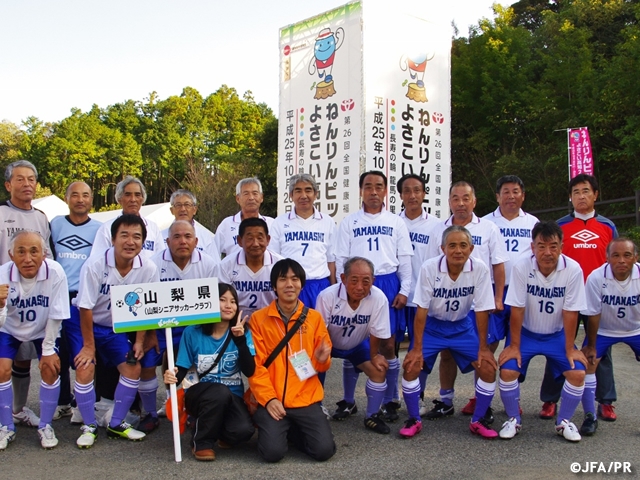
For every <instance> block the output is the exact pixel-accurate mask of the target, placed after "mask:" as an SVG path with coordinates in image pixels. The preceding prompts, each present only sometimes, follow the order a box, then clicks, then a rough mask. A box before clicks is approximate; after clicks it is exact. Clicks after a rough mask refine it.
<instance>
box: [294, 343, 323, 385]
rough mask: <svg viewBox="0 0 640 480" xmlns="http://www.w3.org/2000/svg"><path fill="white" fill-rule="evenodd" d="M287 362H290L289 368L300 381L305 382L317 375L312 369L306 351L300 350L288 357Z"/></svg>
mask: <svg viewBox="0 0 640 480" xmlns="http://www.w3.org/2000/svg"><path fill="white" fill-rule="evenodd" d="M289 362H291V366H292V367H293V369H294V370H295V371H296V375H297V376H298V378H299V379H300V380H306V379H307V378H311V377H313V376H314V375H317V374H318V372H316V369H315V368H313V365H312V364H311V359H310V358H309V354H308V353H307V351H306V350H300V351H299V352H296V353H294V354H293V355H289Z"/></svg>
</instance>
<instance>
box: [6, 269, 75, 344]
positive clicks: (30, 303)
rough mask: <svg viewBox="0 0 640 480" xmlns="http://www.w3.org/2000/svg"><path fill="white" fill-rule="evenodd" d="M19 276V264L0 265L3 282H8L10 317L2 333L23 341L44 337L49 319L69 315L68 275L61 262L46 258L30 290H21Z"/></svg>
mask: <svg viewBox="0 0 640 480" xmlns="http://www.w3.org/2000/svg"><path fill="white" fill-rule="evenodd" d="M20 278H21V277H20V272H18V267H16V265H15V264H14V263H13V262H8V263H5V264H4V265H2V266H1V267H0V285H3V284H8V285H9V296H8V298H7V310H6V311H7V319H6V321H5V324H4V325H3V326H2V328H0V332H4V333H8V334H9V335H12V336H13V337H15V338H17V339H18V340H20V341H21V342H29V341H31V340H37V339H40V338H45V332H46V327H47V321H48V320H50V319H51V320H65V319H67V318H69V317H70V315H69V287H68V286H67V277H66V275H65V273H64V270H63V269H62V267H61V266H60V264H59V263H58V262H54V261H53V260H49V259H46V260H45V261H44V262H42V265H41V266H40V268H39V269H38V273H37V274H36V282H35V284H34V285H33V287H32V288H31V289H30V290H29V291H28V292H23V291H22V287H21V285H20Z"/></svg>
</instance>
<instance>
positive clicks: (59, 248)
mask: <svg viewBox="0 0 640 480" xmlns="http://www.w3.org/2000/svg"><path fill="white" fill-rule="evenodd" d="M100 225H102V223H101V222H98V221H97V220H93V219H91V218H90V219H89V220H87V221H86V222H84V223H81V224H80V225H74V224H73V223H71V221H70V220H69V217H68V216H62V215H61V216H58V217H56V218H54V219H53V220H51V239H52V240H53V243H54V245H55V249H56V258H55V260H56V261H57V262H58V263H59V264H60V265H62V268H64V273H66V274H67V281H68V282H69V291H70V292H77V291H78V283H79V281H80V269H81V268H82V265H83V264H84V262H85V261H86V260H87V258H89V254H90V253H91V247H92V246H93V241H94V239H95V238H96V232H97V231H98V229H99V228H100Z"/></svg>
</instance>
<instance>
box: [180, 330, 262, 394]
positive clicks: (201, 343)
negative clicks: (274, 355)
mask: <svg viewBox="0 0 640 480" xmlns="http://www.w3.org/2000/svg"><path fill="white" fill-rule="evenodd" d="M227 335H233V334H232V333H231V329H229V330H228V331H227ZM245 336H246V337H247V346H248V347H249V351H250V352H251V354H252V355H255V354H256V351H255V348H254V346H253V339H252V338H251V332H249V331H247V332H245ZM225 339H226V335H225V336H223V337H222V338H221V339H219V340H216V339H215V338H213V337H212V336H210V335H205V334H204V333H202V327H201V326H200V325H192V326H189V327H187V328H186V329H185V330H184V332H182V339H181V340H180V349H179V350H178V359H177V361H176V365H177V366H178V367H183V368H191V366H192V365H195V366H196V368H197V370H198V375H199V376H200V381H201V382H213V383H221V384H222V385H226V386H227V387H229V389H230V390H231V392H232V393H233V394H235V395H237V396H239V397H242V395H243V394H244V385H243V383H242V373H241V372H240V363H239V361H238V360H239V355H240V354H239V352H238V347H236V344H235V343H234V341H233V339H231V341H230V342H229V345H227V348H226V350H225V351H224V354H223V355H222V359H221V360H220V362H218V365H216V367H215V368H214V369H212V370H211V371H210V372H209V373H208V374H207V375H206V376H204V377H202V373H203V372H206V371H207V370H208V369H209V368H210V367H211V365H212V364H213V362H214V361H215V359H216V358H217V357H218V352H219V351H220V349H221V348H222V344H223V343H224V341H225Z"/></svg>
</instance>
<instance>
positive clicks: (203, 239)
mask: <svg viewBox="0 0 640 480" xmlns="http://www.w3.org/2000/svg"><path fill="white" fill-rule="evenodd" d="M192 224H193V228H194V229H195V231H196V237H197V238H198V246H197V247H196V248H197V249H198V250H200V251H201V252H204V253H206V254H207V255H209V256H210V257H211V258H213V259H214V260H220V252H218V247H216V243H215V241H214V236H213V233H211V230H209V229H208V228H205V227H203V226H202V225H200V224H199V223H198V222H192ZM160 236H161V237H162V240H163V241H164V243H163V244H162V248H165V247H166V246H167V238H168V237H169V229H168V228H165V229H164V230H162V232H160Z"/></svg>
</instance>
